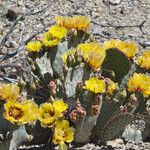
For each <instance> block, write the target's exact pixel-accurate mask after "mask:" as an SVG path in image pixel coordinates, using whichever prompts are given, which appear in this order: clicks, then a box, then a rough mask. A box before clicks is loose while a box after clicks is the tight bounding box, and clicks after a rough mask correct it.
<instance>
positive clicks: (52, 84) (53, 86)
mask: <svg viewBox="0 0 150 150" xmlns="http://www.w3.org/2000/svg"><path fill="white" fill-rule="evenodd" d="M48 88H49V91H50V93H51V94H52V95H53V96H55V95H56V88H57V86H56V83H55V81H50V82H49V84H48Z"/></svg>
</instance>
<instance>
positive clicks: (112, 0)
mask: <svg viewBox="0 0 150 150" xmlns="http://www.w3.org/2000/svg"><path fill="white" fill-rule="evenodd" d="M104 2H108V3H110V4H111V5H118V4H120V2H121V0H104Z"/></svg>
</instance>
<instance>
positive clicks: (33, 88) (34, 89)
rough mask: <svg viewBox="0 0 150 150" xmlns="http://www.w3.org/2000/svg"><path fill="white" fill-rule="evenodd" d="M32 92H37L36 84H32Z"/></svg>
mask: <svg viewBox="0 0 150 150" xmlns="http://www.w3.org/2000/svg"><path fill="white" fill-rule="evenodd" d="M30 90H31V91H33V92H35V91H36V85H35V83H34V82H33V83H31V84H30Z"/></svg>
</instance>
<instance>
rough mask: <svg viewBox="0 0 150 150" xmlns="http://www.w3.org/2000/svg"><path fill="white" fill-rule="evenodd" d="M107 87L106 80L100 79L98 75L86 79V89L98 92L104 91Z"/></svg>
mask: <svg viewBox="0 0 150 150" xmlns="http://www.w3.org/2000/svg"><path fill="white" fill-rule="evenodd" d="M105 87H106V84H105V80H100V79H98V78H96V77H92V78H90V79H89V80H87V81H85V86H84V89H86V90H89V91H91V92H93V93H96V94H98V93H104V92H105Z"/></svg>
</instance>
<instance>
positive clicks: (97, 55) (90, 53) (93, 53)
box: [77, 42, 106, 70]
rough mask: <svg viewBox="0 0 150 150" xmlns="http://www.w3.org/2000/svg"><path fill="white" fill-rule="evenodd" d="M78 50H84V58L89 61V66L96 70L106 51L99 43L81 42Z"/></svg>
mask: <svg viewBox="0 0 150 150" xmlns="http://www.w3.org/2000/svg"><path fill="white" fill-rule="evenodd" d="M77 50H79V51H81V52H82V55H83V58H84V60H85V61H87V62H88V63H89V66H90V67H91V68H92V69H94V70H99V69H100V67H101V65H102V63H103V61H104V59H105V55H106V53H105V51H104V50H103V49H102V48H101V47H100V45H99V44H98V43H95V42H93V43H87V44H79V45H78V48H77Z"/></svg>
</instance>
